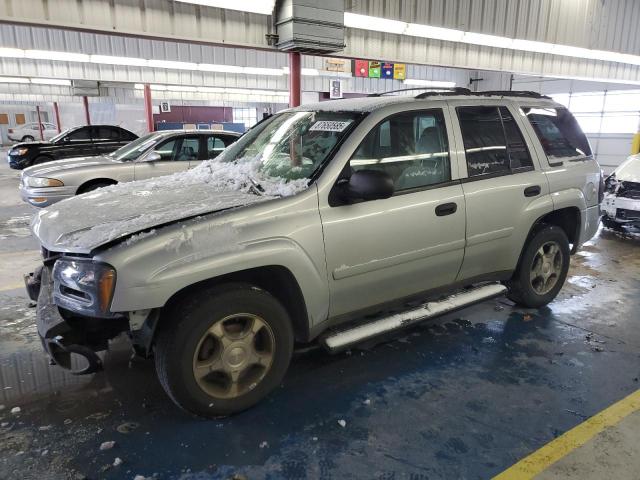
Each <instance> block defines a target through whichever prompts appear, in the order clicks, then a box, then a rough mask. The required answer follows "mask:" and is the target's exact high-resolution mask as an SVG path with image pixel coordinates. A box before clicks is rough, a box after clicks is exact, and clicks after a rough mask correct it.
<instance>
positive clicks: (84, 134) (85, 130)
mask: <svg viewBox="0 0 640 480" xmlns="http://www.w3.org/2000/svg"><path fill="white" fill-rule="evenodd" d="M56 145H60V147H59V148H56V149H55V150H54V151H53V152H54V154H55V155H56V158H72V157H89V156H92V155H97V154H98V152H96V149H95V146H94V143H93V140H92V138H91V127H89V126H85V127H80V128H76V129H75V130H72V131H71V132H69V134H68V135H66V136H65V137H64V138H63V139H62V140H61V141H60V142H58V143H56Z"/></svg>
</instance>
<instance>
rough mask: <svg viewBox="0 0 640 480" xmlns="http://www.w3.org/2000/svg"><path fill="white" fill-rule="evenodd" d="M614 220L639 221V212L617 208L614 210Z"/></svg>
mask: <svg viewBox="0 0 640 480" xmlns="http://www.w3.org/2000/svg"><path fill="white" fill-rule="evenodd" d="M616 218H619V219H621V220H640V211H638V210H627V209H626V208H618V209H617V210H616Z"/></svg>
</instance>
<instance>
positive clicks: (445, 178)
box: [320, 108, 465, 316]
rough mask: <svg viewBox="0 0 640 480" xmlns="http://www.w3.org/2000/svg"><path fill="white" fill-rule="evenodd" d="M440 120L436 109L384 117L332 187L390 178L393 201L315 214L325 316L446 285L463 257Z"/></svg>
mask: <svg viewBox="0 0 640 480" xmlns="http://www.w3.org/2000/svg"><path fill="white" fill-rule="evenodd" d="M446 117H447V115H446V112H443V110H442V109H440V108H433V109H427V110H412V111H404V112H400V113H396V114H393V115H390V116H388V117H386V118H385V119H384V120H382V121H381V122H380V123H378V124H377V125H376V126H375V127H373V128H372V129H371V130H370V131H369V133H368V134H367V135H366V136H365V137H364V139H363V140H362V142H361V143H360V145H359V146H358V148H357V149H356V150H355V152H354V153H353V154H352V156H351V158H350V160H349V162H348V165H345V169H344V170H343V176H342V177H341V178H340V179H338V181H337V184H338V183H340V182H343V181H347V178H348V177H349V176H350V175H351V172H353V171H357V170H380V171H384V172H385V173H387V174H388V175H389V176H390V177H391V178H392V180H393V182H394V185H395V194H394V195H393V196H392V197H390V198H387V199H383V200H373V201H361V202H357V203H353V204H344V203H341V202H332V201H331V196H330V199H329V203H328V204H327V205H321V206H320V215H321V217H322V226H323V232H324V240H325V249H326V261H327V269H328V273H329V287H330V290H331V305H330V314H331V316H338V315H343V314H347V313H350V312H354V311H356V310H360V309H364V308H367V307H370V306H373V305H376V304H381V303H385V302H389V301H393V300H397V299H400V298H404V297H407V296H410V295H413V294H416V293H419V292H422V291H425V290H429V289H431V288H435V287H439V286H443V285H447V284H450V283H452V282H453V281H454V279H455V277H456V275H457V273H458V271H459V269H460V264H461V263H462V256H463V252H464V232H465V215H464V211H465V206H464V196H463V193H462V187H461V185H460V183H459V181H457V180H456V178H457V168H456V169H455V170H452V162H451V156H450V148H449V146H450V145H451V144H452V143H453V137H452V136H451V134H450V128H449V125H448V121H446V120H445V119H446ZM337 184H336V185H337ZM336 188H337V187H336V186H334V190H335V189H336ZM323 202H324V200H323Z"/></svg>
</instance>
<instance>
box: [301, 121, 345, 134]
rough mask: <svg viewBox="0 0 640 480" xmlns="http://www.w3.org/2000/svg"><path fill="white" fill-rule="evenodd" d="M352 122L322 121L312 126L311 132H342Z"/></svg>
mask: <svg viewBox="0 0 640 480" xmlns="http://www.w3.org/2000/svg"><path fill="white" fill-rule="evenodd" d="M350 123H351V122H350V121H349V122H337V121H328V120H321V121H319V122H316V123H314V124H313V125H311V128H310V129H309V131H311V132H342V131H343V130H344V129H345V128H347V127H348V126H349V124H350Z"/></svg>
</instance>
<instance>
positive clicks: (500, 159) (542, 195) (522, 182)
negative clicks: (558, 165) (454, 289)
mask: <svg viewBox="0 0 640 480" xmlns="http://www.w3.org/2000/svg"><path fill="white" fill-rule="evenodd" d="M459 103H462V102H459ZM514 111H517V110H515V109H514ZM451 113H452V116H455V117H457V118H458V120H459V126H460V129H459V130H456V135H461V141H459V143H461V144H463V145H464V151H465V158H466V170H467V175H466V178H462V188H463V190H464V196H465V199H466V204H467V246H466V250H465V255H464V263H463V264H462V269H461V271H460V275H459V277H458V280H464V279H473V278H475V277H478V276H480V275H485V274H488V273H501V272H502V273H504V274H505V275H507V274H508V273H509V271H511V270H513V269H514V268H515V267H516V264H517V262H518V258H519V256H520V252H521V251H522V247H523V245H524V242H525V240H526V237H527V235H528V233H529V229H530V227H531V225H533V223H534V221H535V219H536V218H538V217H539V216H541V215H543V214H544V213H546V212H547V211H548V210H549V209H551V208H552V207H551V199H550V197H549V185H548V182H547V178H546V176H545V174H544V173H543V172H542V171H541V170H540V167H539V165H538V162H537V161H536V162H535V163H534V159H533V158H532V155H531V152H530V151H529V148H528V146H527V142H526V141H525V137H524V136H523V134H522V131H521V129H520V127H519V126H518V122H517V121H516V120H515V117H514V113H512V111H511V110H510V109H509V108H508V106H506V105H500V104H496V105H493V106H487V105H482V106H480V105H466V106H465V105H460V104H458V105H454V106H453V107H452V112H451ZM536 160H537V159H536ZM536 167H537V168H536Z"/></svg>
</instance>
